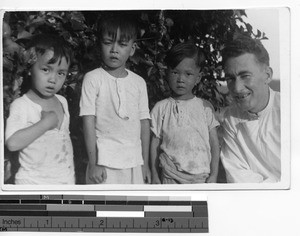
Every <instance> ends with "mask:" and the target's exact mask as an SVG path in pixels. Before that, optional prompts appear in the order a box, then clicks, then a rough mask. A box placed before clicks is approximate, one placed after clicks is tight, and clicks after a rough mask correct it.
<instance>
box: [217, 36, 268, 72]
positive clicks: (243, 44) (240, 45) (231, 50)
mask: <svg viewBox="0 0 300 236" xmlns="http://www.w3.org/2000/svg"><path fill="white" fill-rule="evenodd" d="M245 53H251V54H254V55H255V57H256V59H257V60H258V62H260V63H261V64H265V65H267V66H269V64H270V63H269V61H270V58H269V53H268V52H267V50H266V49H265V47H264V46H263V44H262V43H261V41H260V40H259V39H253V38H251V37H249V36H244V35H243V36H238V37H237V38H236V39H234V40H233V41H230V42H228V43H227V44H225V48H224V49H223V50H222V63H223V65H224V64H225V63H226V61H227V60H228V59H229V58H231V57H238V56H241V55H243V54H245Z"/></svg>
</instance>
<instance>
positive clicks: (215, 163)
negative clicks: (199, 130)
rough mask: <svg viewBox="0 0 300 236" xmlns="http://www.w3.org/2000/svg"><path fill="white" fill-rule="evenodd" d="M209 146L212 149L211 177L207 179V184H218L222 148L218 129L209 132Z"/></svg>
mask: <svg viewBox="0 0 300 236" xmlns="http://www.w3.org/2000/svg"><path fill="white" fill-rule="evenodd" d="M209 144H210V149H211V162H210V175H209V177H208V178H207V179H206V183H216V182H217V178H218V169H219V160H220V146H219V139H218V133H217V127H214V128H212V129H211V130H210V131H209Z"/></svg>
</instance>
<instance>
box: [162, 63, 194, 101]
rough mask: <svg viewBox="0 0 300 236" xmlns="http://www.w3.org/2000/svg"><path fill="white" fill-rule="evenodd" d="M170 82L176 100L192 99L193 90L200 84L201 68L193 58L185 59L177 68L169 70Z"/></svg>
mask: <svg viewBox="0 0 300 236" xmlns="http://www.w3.org/2000/svg"><path fill="white" fill-rule="evenodd" d="M168 80H169V86H170V88H171V89H172V91H173V94H174V96H175V98H177V99H180V100H187V99H191V98H193V97H194V95H193V92H192V90H193V88H194V87H195V85H196V84H197V83H199V82H200V68H199V67H198V66H197V65H196V63H195V60H194V59H193V58H184V59H183V60H182V61H181V62H180V63H179V64H178V65H177V66H176V67H175V68H173V69H169V72H168Z"/></svg>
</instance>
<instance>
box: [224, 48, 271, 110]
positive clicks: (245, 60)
mask: <svg viewBox="0 0 300 236" xmlns="http://www.w3.org/2000/svg"><path fill="white" fill-rule="evenodd" d="M224 70H225V76H226V80H227V86H228V89H229V91H230V93H231V95H232V97H233V99H234V101H235V102H236V103H237V105H238V106H239V107H240V108H241V109H242V110H244V111H249V112H252V113H257V112H260V111H262V110H263V109H264V108H265V107H266V106H267V104H268V101H269V85H268V84H269V82H270V81H271V79H272V69H271V68H270V67H269V66H267V65H262V64H260V63H259V62H258V60H257V59H256V57H255V55H254V54H251V53H245V54H242V55H240V56H237V57H231V58H229V59H227V61H226V63H225V68H224Z"/></svg>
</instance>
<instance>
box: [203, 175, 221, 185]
mask: <svg viewBox="0 0 300 236" xmlns="http://www.w3.org/2000/svg"><path fill="white" fill-rule="evenodd" d="M217 178H218V175H210V176H209V177H208V178H207V179H206V181H205V182H206V183H217Z"/></svg>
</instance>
